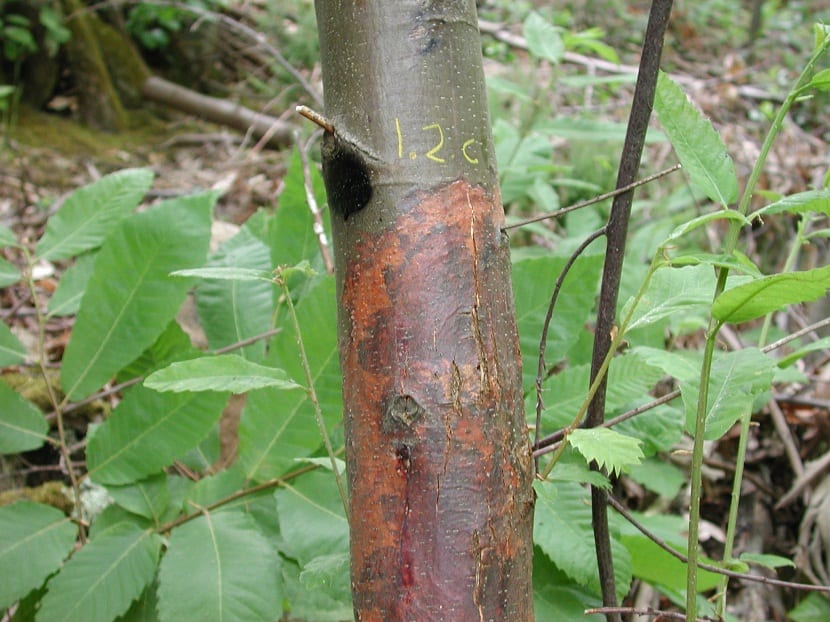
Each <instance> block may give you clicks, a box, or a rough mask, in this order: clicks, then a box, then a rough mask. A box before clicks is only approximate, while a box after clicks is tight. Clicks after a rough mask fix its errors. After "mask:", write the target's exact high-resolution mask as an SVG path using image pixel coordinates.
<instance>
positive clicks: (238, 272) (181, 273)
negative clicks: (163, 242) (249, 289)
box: [170, 266, 274, 283]
mask: <svg viewBox="0 0 830 622" xmlns="http://www.w3.org/2000/svg"><path fill="white" fill-rule="evenodd" d="M170 276H178V277H187V278H191V277H198V278H200V279H217V280H220V281H266V282H268V283H273V281H274V275H273V274H272V273H271V272H270V271H269V270H255V269H253V268H237V267H229V266H219V267H213V268H211V267H206V268H190V269H187V270H174V271H173V272H171V273H170Z"/></svg>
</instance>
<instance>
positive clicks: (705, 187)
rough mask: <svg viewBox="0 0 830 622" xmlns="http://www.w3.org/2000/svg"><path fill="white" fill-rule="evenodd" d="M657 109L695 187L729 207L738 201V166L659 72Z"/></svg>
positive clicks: (669, 80)
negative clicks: (736, 171) (736, 170)
mask: <svg viewBox="0 0 830 622" xmlns="http://www.w3.org/2000/svg"><path fill="white" fill-rule="evenodd" d="M654 109H655V111H656V112H657V116H658V118H659V119H660V123H661V125H662V126H663V129H664V130H665V131H666V134H667V135H668V137H669V140H670V141H671V143H672V146H673V147H674V150H675V152H676V153H677V157H678V158H679V159H680V162H681V164H683V168H684V170H685V171H686V173H687V174H688V175H689V179H690V180H691V183H692V185H693V186H695V187H696V188H698V189H699V190H700V191H701V192H703V193H704V194H705V195H706V196H707V197H709V198H710V199H711V200H712V201H715V202H717V203H720V204H721V205H722V206H723V207H728V206H729V204H730V203H733V202H734V201H735V200H737V198H738V178H737V176H736V175H735V165H734V164H733V162H732V159H731V158H730V157H729V154H728V153H727V151H726V147H725V146H724V144H723V141H722V140H721V138H720V136H718V134H717V132H716V131H715V130H714V128H713V127H712V124H711V123H710V122H709V120H708V119H706V118H704V117H703V115H701V114H700V112H699V111H698V110H697V109H696V108H695V107H694V106H692V104H691V102H690V101H689V100H688V99H687V98H686V95H685V94H684V93H683V90H682V89H681V88H680V87H679V86H678V85H677V84H675V83H674V82H673V81H672V80H671V78H669V77H668V76H667V75H666V74H665V73H663V72H660V76H659V78H658V80H657V92H656V94H655V98H654Z"/></svg>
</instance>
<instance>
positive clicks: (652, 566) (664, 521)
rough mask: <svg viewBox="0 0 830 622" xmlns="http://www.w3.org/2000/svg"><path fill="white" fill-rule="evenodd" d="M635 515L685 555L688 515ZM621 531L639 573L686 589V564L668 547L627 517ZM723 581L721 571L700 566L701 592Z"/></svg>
mask: <svg viewBox="0 0 830 622" xmlns="http://www.w3.org/2000/svg"><path fill="white" fill-rule="evenodd" d="M634 516H635V518H636V519H637V522H639V523H640V524H642V525H644V526H645V527H646V528H647V529H648V530H649V531H651V532H652V533H653V534H655V535H657V537H659V538H660V539H661V540H663V542H665V543H666V544H668V545H669V546H671V547H672V548H673V549H674V550H676V551H678V552H680V553H681V554H684V555H685V553H686V550H687V548H686V546H687V538H686V532H687V530H688V522H687V520H686V519H684V518H682V517H680V516H673V515H668V514H657V515H647V514H639V513H635V514H634ZM620 532H621V536H620V539H621V541H622V542H623V543H624V544H625V547H626V548H627V549H628V551H629V552H630V554H631V567H632V571H633V574H634V576H635V577H638V578H640V579H642V580H644V581H648V582H649V583H651V584H652V585H656V586H659V587H662V588H667V589H669V590H674V591H678V592H679V591H680V590H685V588H686V564H684V563H683V562H681V561H680V560H679V559H677V558H676V557H674V556H672V555H671V554H669V553H667V552H666V551H664V550H663V549H662V548H660V547H659V546H658V545H657V544H655V543H654V541H652V540H651V539H650V538H648V537H647V536H645V535H643V534H642V533H641V532H640V531H638V530H637V528H636V527H634V526H633V525H631V524H630V523H628V522H627V521H626V522H622V523H621V526H620ZM701 561H705V560H701ZM719 582H720V575H717V574H715V573H712V572H707V571H705V570H699V571H698V573H697V589H698V592H705V591H708V590H711V589H712V588H713V587H715V586H716V585H718V583H719Z"/></svg>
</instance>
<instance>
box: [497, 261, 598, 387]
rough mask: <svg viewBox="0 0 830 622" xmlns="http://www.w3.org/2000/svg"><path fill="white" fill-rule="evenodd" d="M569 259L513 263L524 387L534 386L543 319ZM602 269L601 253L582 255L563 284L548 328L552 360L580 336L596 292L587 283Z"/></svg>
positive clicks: (549, 356) (549, 357)
mask: <svg viewBox="0 0 830 622" xmlns="http://www.w3.org/2000/svg"><path fill="white" fill-rule="evenodd" d="M566 262H567V258H566V257H550V256H548V257H539V258H531V259H522V260H519V261H515V262H514V263H513V271H512V278H513V297H514V299H515V304H516V319H517V322H518V326H519V344H520V346H521V350H522V372H523V373H522V376H523V378H522V382H523V385H524V387H525V389H529V388H531V387H533V386H534V383H535V378H536V368H537V364H538V358H539V339H540V337H541V335H540V332H541V327H542V323H543V321H544V318H545V314H546V313H547V309H548V304H549V302H550V297H551V294H552V292H553V287H554V285H555V283H556V279H557V277H558V276H559V275H560V274H561V272H562V269H563V268H564V266H565V264H566ZM601 270H602V257H601V256H599V255H593V256H591V255H589V256H584V257H581V258H580V259H577V260H576V262H575V263H574V265H573V266H572V267H571V270H570V272H569V273H568V276H567V278H566V279H565V282H564V283H563V285H562V290H561V291H560V294H559V300H558V302H557V306H556V309H555V311H554V316H553V321H552V322H551V325H550V330H549V332H548V342H547V359H548V361H549V363H550V364H553V363H555V362H557V361H559V360H561V359H562V358H564V357H565V356H566V355H567V352H568V350H570V348H571V347H573V345H574V344H576V342H577V340H578V339H579V334H580V332H581V331H582V330H583V327H584V326H585V323H586V322H587V321H588V317H589V316H590V313H591V309H592V308H593V306H594V299H595V296H596V292H595V291H594V289H593V287H586V283H592V284H594V283H597V282H598V280H599V275H600V271H601ZM542 284H545V285H542Z"/></svg>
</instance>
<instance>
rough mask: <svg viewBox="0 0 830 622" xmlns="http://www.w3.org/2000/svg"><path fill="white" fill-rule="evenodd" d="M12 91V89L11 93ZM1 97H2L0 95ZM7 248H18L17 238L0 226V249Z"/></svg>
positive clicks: (7, 229)
mask: <svg viewBox="0 0 830 622" xmlns="http://www.w3.org/2000/svg"><path fill="white" fill-rule="evenodd" d="M13 90H14V89H12V91H13ZM0 97H2V95H0ZM9 246H19V244H18V243H17V236H16V235H15V234H14V231H12V230H11V229H9V228H8V227H7V226H6V225H0V248H7V247H9Z"/></svg>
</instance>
